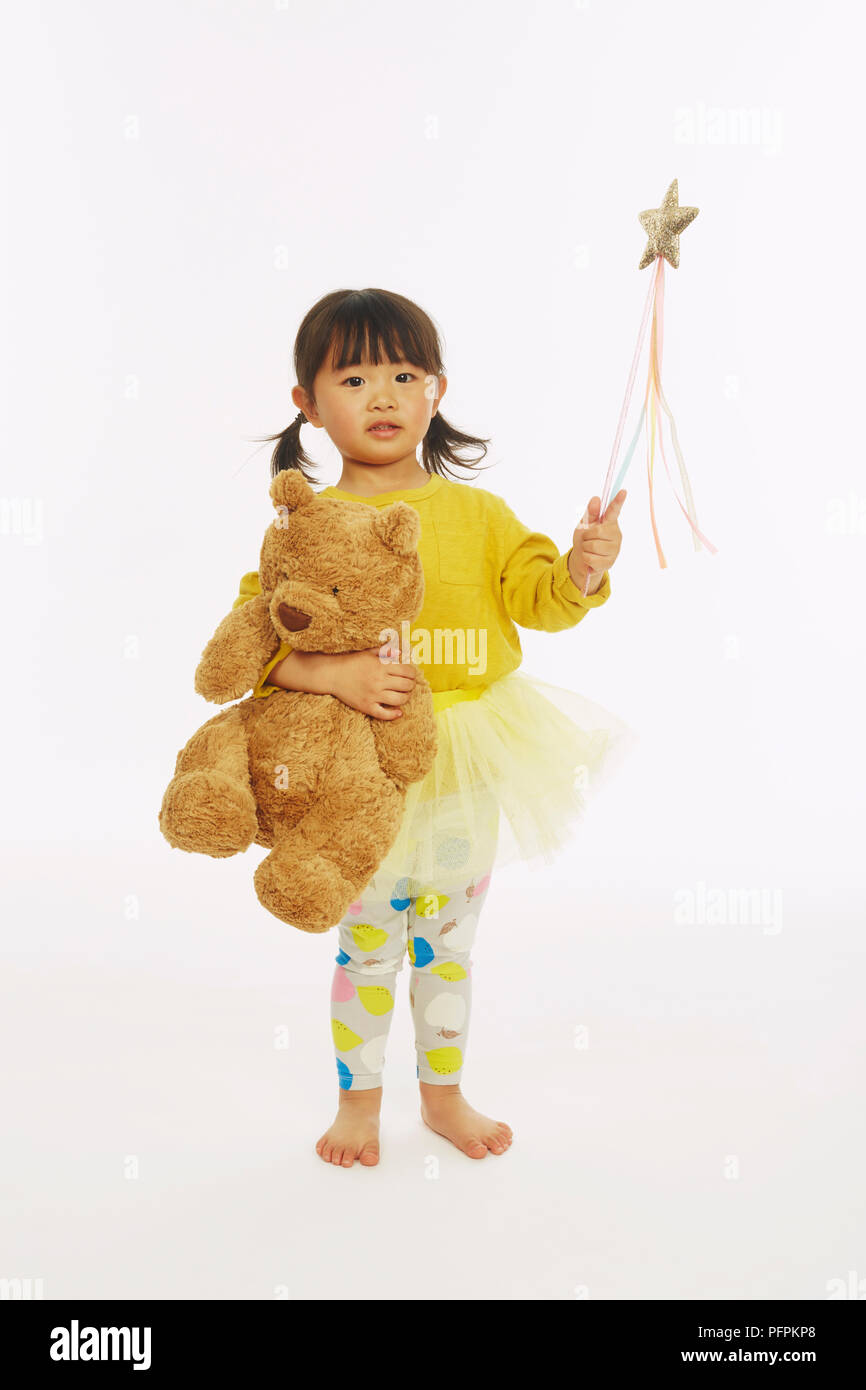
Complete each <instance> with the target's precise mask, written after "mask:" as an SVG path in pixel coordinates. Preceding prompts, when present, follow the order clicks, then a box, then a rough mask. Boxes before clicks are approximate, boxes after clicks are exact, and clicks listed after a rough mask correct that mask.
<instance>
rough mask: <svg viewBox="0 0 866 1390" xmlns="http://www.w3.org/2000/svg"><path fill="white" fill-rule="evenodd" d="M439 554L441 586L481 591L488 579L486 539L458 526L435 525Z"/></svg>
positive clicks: (435, 523)
mask: <svg viewBox="0 0 866 1390" xmlns="http://www.w3.org/2000/svg"><path fill="white" fill-rule="evenodd" d="M433 524H434V527H435V530H436V548H437V550H438V553H439V578H440V580H441V581H442V583H443V584H453V585H458V584H462V585H466V586H474V587H476V588H481V587H482V586H483V585H484V583H485V582H486V578H487V564H486V557H485V537H484V535H483V533H482V534H479V535H473V534H472V532H471V531H467V530H466V529H465V528H464V529H461V528H460V527H458V526H445V525H441V524H440V523H439V522H434V523H433Z"/></svg>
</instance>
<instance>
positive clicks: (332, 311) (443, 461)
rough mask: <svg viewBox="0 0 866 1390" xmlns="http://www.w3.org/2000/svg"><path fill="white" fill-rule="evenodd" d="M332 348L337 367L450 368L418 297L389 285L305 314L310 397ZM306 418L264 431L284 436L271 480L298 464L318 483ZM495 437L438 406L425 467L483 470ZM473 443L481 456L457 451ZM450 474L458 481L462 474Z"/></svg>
mask: <svg viewBox="0 0 866 1390" xmlns="http://www.w3.org/2000/svg"><path fill="white" fill-rule="evenodd" d="M329 352H332V354H333V355H332V358H331V362H332V365H333V367H334V368H335V369H339V368H340V367H345V366H346V365H347V364H348V363H350V362H358V361H359V360H360V359H361V357H362V356H366V357H369V358H370V360H371V361H373V362H374V363H376V364H377V365H378V364H379V363H380V362H383V361H389V362H399V361H401V360H405V361H407V362H416V363H417V364H418V366H419V367H423V368H424V370H425V371H426V372H430V373H432V374H433V375H434V376H439V375H442V374H444V371H445V368H444V366H443V364H442V349H441V344H440V341H439V333H438V331H437V329H436V327H435V325H434V323H433V320H432V319H431V318H430V316H429V315H428V314H426V313H425V312H424V310H423V309H421V308H419V306H418V305H417V304H414V303H413V302H412V300H411V299H406V298H404V296H403V295H402V294H394V293H393V292H392V291H390V290H377V289H366V290H334V291H333V292H332V293H331V294H326V295H324V297H323V298H322V299H320V300H319V301H318V303H316V304H314V305H313V307H312V309H310V310H309V311H308V312H307V314H306V315H305V316H304V321H303V323H302V324H301V326H300V328H299V329H298V336H297V337H296V339H295V349H294V366H295V376H296V377H297V379H298V385H299V386H302V387H303V388H304V390H305V391H307V392H308V393H309V394H310V395H311V396H312V395H313V381H314V380H315V377H316V374H317V372H318V371H319V369H320V367H321V366H322V364H323V363H324V361H325V359H326V358H327V356H328V353H329ZM306 418H307V417H306V415H305V414H304V412H303V411H302V410H299V411H298V413H297V415H296V416H295V418H294V420H293V421H292V423H291V424H290V425H289V426H288V427H287V428H286V429H284V430H282V431H281V433H280V434H269V435H265V436H264V438H263V439H262V440H261V441H260V442H262V443H270V442H272V441H273V440H276V441H277V446H276V448H275V449H274V452H273V454H272V455H271V478H275V477H276V476H277V474H278V473H281V472H282V471H283V469H285V468H296V469H297V470H298V471H299V472H300V473H301V474H302V475H303V476H304V478H306V480H307V482H308V483H312V482H315V481H316V479H315V478H314V477H313V475H312V474H310V473H307V472H305V470H304V464H306V465H307V467H308V468H314V467H315V462H314V460H313V459H311V458H310V457H309V456H308V455H307V453H306V451H305V450H304V447H303V445H302V444H301V439H300V433H301V425H302V424H304V422H305V420H306ZM489 443H490V440H489V439H479V438H477V437H476V436H475V435H473V434H464V433H463V431H462V430H458V429H457V427H456V426H455V425H452V424H450V423H449V422H448V421H447V420H446V419H444V417H443V415H442V412H441V410H437V411H436V414H435V415H434V416H433V417H432V419H431V421H430V426H429V428H428V430H427V433H426V434H425V436H424V438H423V440H422V441H421V451H422V452H421V458H422V465H423V467H424V468H425V470H426V471H427V472H428V473H441V474H443V475H444V476H447V475H448V474H449V472H450V470H449V467H448V465H449V464H458V465H460V466H461V467H463V468H477V467H478V465H479V464H480V462H481V459H482V458H483V457H484V455H485V454H486V453H487V445H488V444H489ZM467 445H468V446H477V447H478V448H480V449H481V454H480V455H479V457H478V458H475V459H463V458H461V457H460V456H459V454H457V453H456V452H455V449H457V448H465V447H466V446H467ZM451 476H452V477H457V478H458V480H459V475H458V474H451Z"/></svg>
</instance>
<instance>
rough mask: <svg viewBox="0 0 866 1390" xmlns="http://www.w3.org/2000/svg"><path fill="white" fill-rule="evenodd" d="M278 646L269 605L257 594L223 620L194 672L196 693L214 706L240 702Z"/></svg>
mask: <svg viewBox="0 0 866 1390" xmlns="http://www.w3.org/2000/svg"><path fill="white" fill-rule="evenodd" d="M279 646H280V641H279V635H278V633H277V631H276V629H275V628H274V625H273V623H272V622H271V615H270V607H269V602H268V600H267V598H266V597H265V596H264V595H263V594H257V595H256V597H255V598H253V599H250V601H249V603H245V604H244V605H243V606H242V607H240V608H234V609H232V611H231V613H228V614H227V615H226V616H225V617H224V618H223V620H222V622H221V623H220V625H219V627H218V628H217V630H216V632H215V633H214V635H213V637H212V638H211V639H210V641H209V642H208V644H207V646H206V647H205V649H204V651H203V652H202V655H201V660H200V661H199V664H198V666H197V668H196V673H195V688H196V691H197V692H198V694H199V695H203V696H204V698H205V699H206V700H211V701H213V703H214V704H217V705H224V704H226V703H227V702H228V701H229V700H238V699H240V697H241V696H242V695H246V694H247V692H248V691H250V690H252V688H253V686H254V685H255V684H256V682H257V680H258V679H259V676H260V674H261V670H262V667H263V666H264V665H265V663H266V662H267V661H268V660H269V659H270V658H271V657H272V656H275V655H276V653H277V651H278V650H279Z"/></svg>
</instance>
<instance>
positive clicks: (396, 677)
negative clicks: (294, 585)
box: [232, 570, 418, 719]
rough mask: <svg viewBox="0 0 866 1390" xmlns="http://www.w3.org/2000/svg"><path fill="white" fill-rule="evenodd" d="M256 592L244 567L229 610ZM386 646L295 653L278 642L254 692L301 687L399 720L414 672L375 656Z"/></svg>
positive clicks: (252, 572) (250, 572)
mask: <svg viewBox="0 0 866 1390" xmlns="http://www.w3.org/2000/svg"><path fill="white" fill-rule="evenodd" d="M261 591H262V590H261V584H260V582H259V576H258V572H257V571H256V570H248V571H247V573H246V574H245V575H244V576H243V577H242V579H241V583H240V590H239V592H238V596H237V598H236V599H235V601H234V603H233V604H232V608H239V607H240V606H241V604H244V603H248V602H249V601H250V599H253V598H255V597H256V595H257V594H260V593H261ZM388 650H390V649H386V648H385V647H383V648H381V649H380V648H378V647H371V648H370V650H369V651H363V652H299V651H294V650H293V649H292V648H291V647H290V646H289V644H288V642H283V644H282V645H281V647H280V649H279V651H278V652H277V655H276V656H275V657H271V659H270V661H269V662H268V663H267V665H266V666H265V668H264V670H263V671H262V673H261V675H260V676H259V679H258V683H257V684H256V687H255V689H254V691H253V694H254V695H257V696H261V697H262V698H266V697H267V696H268V695H272V694H273V692H274V691H275V690H301V691H305V692H306V693H307V694H310V695H336V697H337V699H339V700H342V701H343V703H344V704H346V705H349V706H351V708H352V709H357V710H360V711H361V713H362V714H369V715H372V716H373V717H374V718H376V719H400V718H402V714H403V711H402V709H401V708H400V706H401V705H404V704H405V703H406V701H407V700H408V699H409V697H410V696H411V694H412V691H413V690H414V688H415V679H416V677H417V675H418V670H417V667H416V666H415V665H414V664H413V663H412V662H398V661H394V662H384V661H382V660H380V651H381V653H382V655H386V654H387V651H388ZM397 655H398V656H399V652H398V653H397ZM395 706H396V708H395Z"/></svg>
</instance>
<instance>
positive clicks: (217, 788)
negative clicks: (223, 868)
mask: <svg viewBox="0 0 866 1390" xmlns="http://www.w3.org/2000/svg"><path fill="white" fill-rule="evenodd" d="M159 825H160V829H161V830H162V833H163V835H164V836H165V838H166V839H167V840H168V842H169V844H170V845H173V846H174V847H175V849H185V850H190V851H192V852H193V853H197V854H209V855H211V856H212V857H213V858H215V859H223V858H227V857H228V856H229V855H231V854H240V853H242V852H243V851H244V850H245V849H248V848H249V846H250V845H251V844H252V842H253V840H254V839H255V836H256V834H257V831H258V818H257V816H256V803H255V800H254V798H253V794H252V792H251V791H250V789H249V787H244V786H242V785H241V784H240V783H238V782H237V781H235V780H233V779H232V778H231V777H228V776H226V774H225V773H224V772H218V771H216V770H214V769H210V770H202V771H198V772H182V773H180V774H179V776H177V777H175V778H174V780H173V781H172V782H171V783H170V785H169V787H168V789H167V790H166V793H165V797H164V798H163V803H162V809H161V811H160V813H159Z"/></svg>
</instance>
